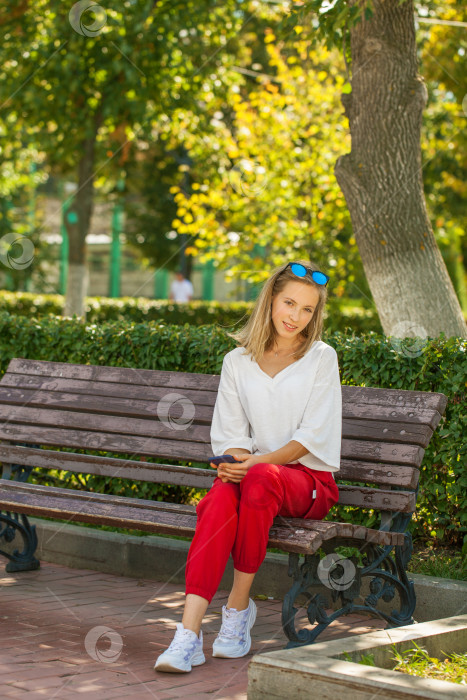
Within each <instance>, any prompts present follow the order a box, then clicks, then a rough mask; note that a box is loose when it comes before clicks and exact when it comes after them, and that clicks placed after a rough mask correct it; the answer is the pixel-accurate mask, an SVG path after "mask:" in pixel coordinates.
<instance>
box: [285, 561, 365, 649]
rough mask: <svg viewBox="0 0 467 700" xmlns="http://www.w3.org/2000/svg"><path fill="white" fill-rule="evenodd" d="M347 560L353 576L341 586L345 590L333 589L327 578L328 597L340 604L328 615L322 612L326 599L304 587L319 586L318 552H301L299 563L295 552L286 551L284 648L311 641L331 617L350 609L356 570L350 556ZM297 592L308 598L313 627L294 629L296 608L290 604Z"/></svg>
mask: <svg viewBox="0 0 467 700" xmlns="http://www.w3.org/2000/svg"><path fill="white" fill-rule="evenodd" d="M348 561H349V562H350V561H351V562H352V570H353V576H352V581H349V583H348V585H346V586H345V590H343V589H342V588H341V589H340V590H339V589H338V588H337V589H336V588H334V586H333V581H332V577H330V578H329V582H330V585H329V592H330V593H331V597H332V599H333V600H337V598H338V597H339V598H340V599H341V601H342V606H341V607H340V608H339V610H335V611H334V612H333V613H332V614H331V615H328V614H327V613H326V608H329V607H330V604H329V602H328V600H327V598H325V597H324V596H323V595H321V594H320V593H316V594H315V595H313V594H312V593H311V592H310V591H309V590H308V589H309V588H311V587H312V586H320V587H321V588H323V580H322V576H323V574H322V572H321V577H320V575H319V572H318V566H319V564H320V557H319V554H309V555H305V559H304V562H303V564H301V565H300V563H299V555H298V554H289V572H288V573H289V576H292V577H293V579H294V583H293V585H292V587H291V589H290V591H289V592H288V593H287V594H286V596H285V598H284V602H283V604H282V627H283V630H284V633H285V635H286V637H287V638H288V639H289V642H288V644H287V646H286V649H292V648H293V647H298V646H303V645H305V644H312V643H313V642H314V641H315V639H316V638H317V637H318V635H320V634H321V632H322V631H323V630H324V629H326V627H327V626H328V625H330V624H331V622H333V620H336V619H337V618H338V617H340V616H341V615H347V614H348V613H349V612H351V610H352V601H353V598H355V597H356V596H357V595H358V594H359V591H360V573H359V571H358V569H357V567H356V566H355V563H354V561H353V559H352V558H351V559H349V560H348ZM335 583H336V582H335ZM300 595H303V596H305V598H306V599H307V600H308V606H307V617H308V620H309V622H310V624H311V625H315V627H314V628H313V629H301V630H298V631H297V630H296V629H295V616H296V614H297V612H298V610H297V608H295V607H294V603H295V601H296V600H297V598H298V597H299V596H300Z"/></svg>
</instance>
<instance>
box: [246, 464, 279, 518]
mask: <svg viewBox="0 0 467 700" xmlns="http://www.w3.org/2000/svg"><path fill="white" fill-rule="evenodd" d="M279 471H280V470H279V467H278V466H277V465H276V464H267V463H263V462H260V463H258V464H255V465H254V466H253V467H251V468H250V469H249V470H248V472H247V473H246V474H245V476H244V477H243V479H242V481H241V482H240V492H241V500H242V503H245V504H247V505H250V506H251V507H254V508H264V507H269V506H271V505H272V504H280V503H281V502H282V499H283V489H282V485H281V481H280V479H279Z"/></svg>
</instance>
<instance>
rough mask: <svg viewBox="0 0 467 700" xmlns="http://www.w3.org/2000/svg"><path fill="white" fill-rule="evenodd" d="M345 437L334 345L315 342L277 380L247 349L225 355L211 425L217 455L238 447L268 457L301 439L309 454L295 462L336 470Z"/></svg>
mask: <svg viewBox="0 0 467 700" xmlns="http://www.w3.org/2000/svg"><path fill="white" fill-rule="evenodd" d="M341 439H342V392H341V384H340V378H339V366H338V361H337V353H336V351H335V350H334V348H333V347H331V346H330V345H328V344H327V343H324V342H323V341H322V340H317V341H315V342H314V343H313V345H312V346H311V348H310V349H309V350H308V352H307V353H306V354H305V355H304V356H303V357H302V358H300V359H299V360H296V361H295V362H293V363H292V364H291V365H288V366H287V367H285V368H284V369H283V370H281V371H280V372H278V374H276V375H275V376H274V377H270V376H269V375H268V374H266V372H264V371H263V370H262V369H261V368H260V366H259V364H258V363H257V362H254V361H253V360H252V359H251V355H247V354H245V348H243V347H238V348H235V349H234V350H231V351H230V352H228V353H227V354H226V355H225V357H224V360H223V363H222V371H221V376H220V380H219V389H218V394H217V398H216V403H215V406H214V413H213V419H212V425H211V447H212V451H213V454H214V455H222V454H224V453H225V451H226V450H228V449H231V448H234V447H241V448H244V449H246V450H248V451H249V452H251V454H254V455H258V454H266V453H269V452H274V451H275V450H278V449H280V448H281V447H284V446H285V445H287V443H288V442H290V441H291V440H296V441H297V442H299V443H301V444H302V445H303V446H304V447H306V448H307V450H309V451H308V452H307V453H306V454H305V455H303V457H300V459H296V460H294V461H293V462H290V464H296V463H298V462H300V463H301V464H304V465H305V466H307V467H310V468H311V469H317V470H321V471H328V472H335V471H337V470H338V469H339V468H340V452H341Z"/></svg>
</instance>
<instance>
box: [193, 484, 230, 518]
mask: <svg viewBox="0 0 467 700" xmlns="http://www.w3.org/2000/svg"><path fill="white" fill-rule="evenodd" d="M239 500H240V498H239V489H238V484H233V483H231V482H225V483H224V482H222V481H221V480H220V479H219V480H218V481H217V480H216V481H215V482H214V484H213V486H212V487H211V489H210V491H208V492H207V494H206V495H205V496H203V498H202V499H201V500H200V502H199V503H198V505H197V506H196V513H197V515H198V516H199V515H201V514H202V513H205V512H211V513H213V512H216V511H219V512H221V513H224V515H225V514H226V513H228V512H233V511H237V510H238V504H239Z"/></svg>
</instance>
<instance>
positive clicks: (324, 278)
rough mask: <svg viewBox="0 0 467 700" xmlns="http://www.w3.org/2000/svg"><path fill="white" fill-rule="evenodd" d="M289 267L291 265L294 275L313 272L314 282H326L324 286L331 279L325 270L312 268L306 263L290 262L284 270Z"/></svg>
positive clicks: (303, 275) (299, 275)
mask: <svg viewBox="0 0 467 700" xmlns="http://www.w3.org/2000/svg"><path fill="white" fill-rule="evenodd" d="M288 267H290V269H291V270H292V272H293V273H294V275H296V276H297V277H305V276H306V273H307V272H311V278H312V280H313V282H316V284H324V286H326V285H327V283H328V282H329V280H330V279H331V278H330V277H328V275H325V274H324V272H320V271H319V270H311V269H310V268H309V267H305V265H302V264H301V263H288V264H287V266H286V267H285V268H284V270H287V268H288Z"/></svg>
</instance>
